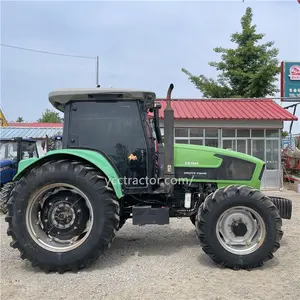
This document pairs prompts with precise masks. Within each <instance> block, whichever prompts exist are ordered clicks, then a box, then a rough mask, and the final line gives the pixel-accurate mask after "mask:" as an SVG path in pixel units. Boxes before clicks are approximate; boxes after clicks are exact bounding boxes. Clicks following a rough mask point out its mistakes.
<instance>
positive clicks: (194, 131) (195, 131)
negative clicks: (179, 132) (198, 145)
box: [190, 127, 203, 137]
mask: <svg viewBox="0 0 300 300" xmlns="http://www.w3.org/2000/svg"><path fill="white" fill-rule="evenodd" d="M190 137H203V129H202V128H197V127H196V128H190Z"/></svg>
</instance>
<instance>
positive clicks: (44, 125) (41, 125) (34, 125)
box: [8, 122, 63, 128]
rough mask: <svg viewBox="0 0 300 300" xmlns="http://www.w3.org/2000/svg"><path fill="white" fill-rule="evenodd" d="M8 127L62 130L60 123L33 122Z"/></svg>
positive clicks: (15, 123)
mask: <svg viewBox="0 0 300 300" xmlns="http://www.w3.org/2000/svg"><path fill="white" fill-rule="evenodd" d="M8 126H11V127H27V128H28V127H30V128H53V127H56V128H62V127H63V124H62V123H38V122H33V123H17V122H14V123H11V122H10V123H8Z"/></svg>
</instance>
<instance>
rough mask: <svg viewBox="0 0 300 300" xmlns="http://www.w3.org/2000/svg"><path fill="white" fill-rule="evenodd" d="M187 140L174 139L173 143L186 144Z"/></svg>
mask: <svg viewBox="0 0 300 300" xmlns="http://www.w3.org/2000/svg"><path fill="white" fill-rule="evenodd" d="M188 143H189V140H175V144H188Z"/></svg>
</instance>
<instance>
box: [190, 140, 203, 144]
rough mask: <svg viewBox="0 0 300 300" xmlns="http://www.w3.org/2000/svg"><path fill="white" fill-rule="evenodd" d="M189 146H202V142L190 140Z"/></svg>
mask: <svg viewBox="0 0 300 300" xmlns="http://www.w3.org/2000/svg"><path fill="white" fill-rule="evenodd" d="M190 144H194V145H203V140H190Z"/></svg>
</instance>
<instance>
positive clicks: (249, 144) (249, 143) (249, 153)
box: [247, 139, 251, 155]
mask: <svg viewBox="0 0 300 300" xmlns="http://www.w3.org/2000/svg"><path fill="white" fill-rule="evenodd" d="M247 151H248V152H247V154H248V155H251V140H250V139H249V140H247Z"/></svg>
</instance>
